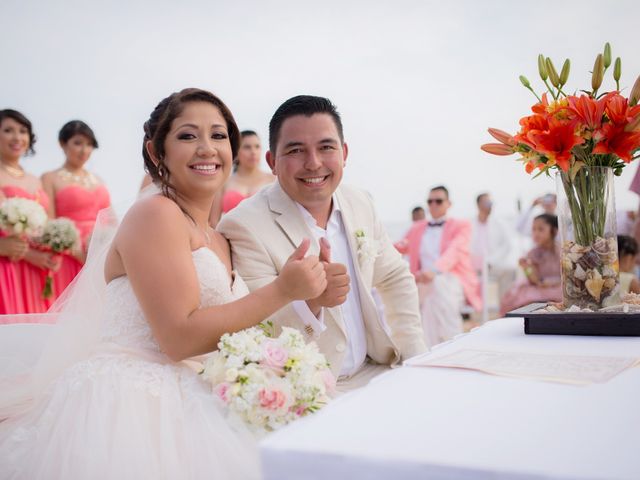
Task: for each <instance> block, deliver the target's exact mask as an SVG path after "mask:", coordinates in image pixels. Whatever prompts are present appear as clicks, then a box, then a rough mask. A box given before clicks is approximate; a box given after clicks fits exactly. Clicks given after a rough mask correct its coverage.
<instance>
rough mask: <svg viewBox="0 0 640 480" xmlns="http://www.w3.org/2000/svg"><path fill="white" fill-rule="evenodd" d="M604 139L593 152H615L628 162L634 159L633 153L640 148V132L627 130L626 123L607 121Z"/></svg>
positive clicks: (603, 132)
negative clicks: (616, 123)
mask: <svg viewBox="0 0 640 480" xmlns="http://www.w3.org/2000/svg"><path fill="white" fill-rule="evenodd" d="M601 132H602V135H603V137H602V140H600V141H599V142H598V143H597V144H596V146H595V147H594V149H593V153H601V154H609V153H613V154H615V155H617V156H618V157H620V158H621V159H622V160H624V161H625V162H626V163H629V162H631V160H633V154H634V152H635V151H636V150H638V149H639V148H640V132H627V131H625V128H624V125H615V124H613V123H607V124H606V125H604V127H602V130H601Z"/></svg>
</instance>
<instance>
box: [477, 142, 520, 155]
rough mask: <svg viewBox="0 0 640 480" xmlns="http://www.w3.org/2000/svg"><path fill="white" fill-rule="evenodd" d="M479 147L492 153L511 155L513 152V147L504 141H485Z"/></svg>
mask: <svg viewBox="0 0 640 480" xmlns="http://www.w3.org/2000/svg"><path fill="white" fill-rule="evenodd" d="M480 148H481V149H482V150H483V151H485V152H487V153H491V154H492V155H511V154H512V153H513V147H510V146H509V145H505V144H504V143H485V144H484V145H482V146H481V147H480Z"/></svg>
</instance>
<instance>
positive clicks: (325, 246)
mask: <svg viewBox="0 0 640 480" xmlns="http://www.w3.org/2000/svg"><path fill="white" fill-rule="evenodd" d="M320 261H321V262H323V263H331V245H330V244H329V240H327V239H326V238H325V237H321V238H320Z"/></svg>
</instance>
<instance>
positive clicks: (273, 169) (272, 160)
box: [265, 150, 277, 175]
mask: <svg viewBox="0 0 640 480" xmlns="http://www.w3.org/2000/svg"><path fill="white" fill-rule="evenodd" d="M265 158H266V159H267V165H269V168H270V169H271V173H273V174H274V175H277V174H276V157H275V155H272V154H271V150H267V153H266V154H265Z"/></svg>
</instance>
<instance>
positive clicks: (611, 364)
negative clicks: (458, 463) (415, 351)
mask: <svg viewBox="0 0 640 480" xmlns="http://www.w3.org/2000/svg"><path fill="white" fill-rule="evenodd" d="M639 363H640V359H638V358H631V357H595V356H586V355H585V356H578V355H553V354H540V353H519V352H497V351H489V350H473V349H462V350H458V351H457V352H454V353H450V354H447V355H442V356H436V355H432V354H426V355H421V356H419V357H415V358H412V359H410V360H407V361H406V362H405V365H408V366H412V367H443V368H462V369H467V370H476V371H479V372H484V373H488V374H491V375H501V376H507V377H517V378H527V379H531V380H543V381H548V382H560V383H571V384H576V385H587V384H590V383H604V382H607V381H609V380H611V379H612V378H613V377H615V376H616V375H618V374H619V373H621V372H623V371H624V370H626V369H628V368H631V367H633V366H635V365H637V364H639Z"/></svg>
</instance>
